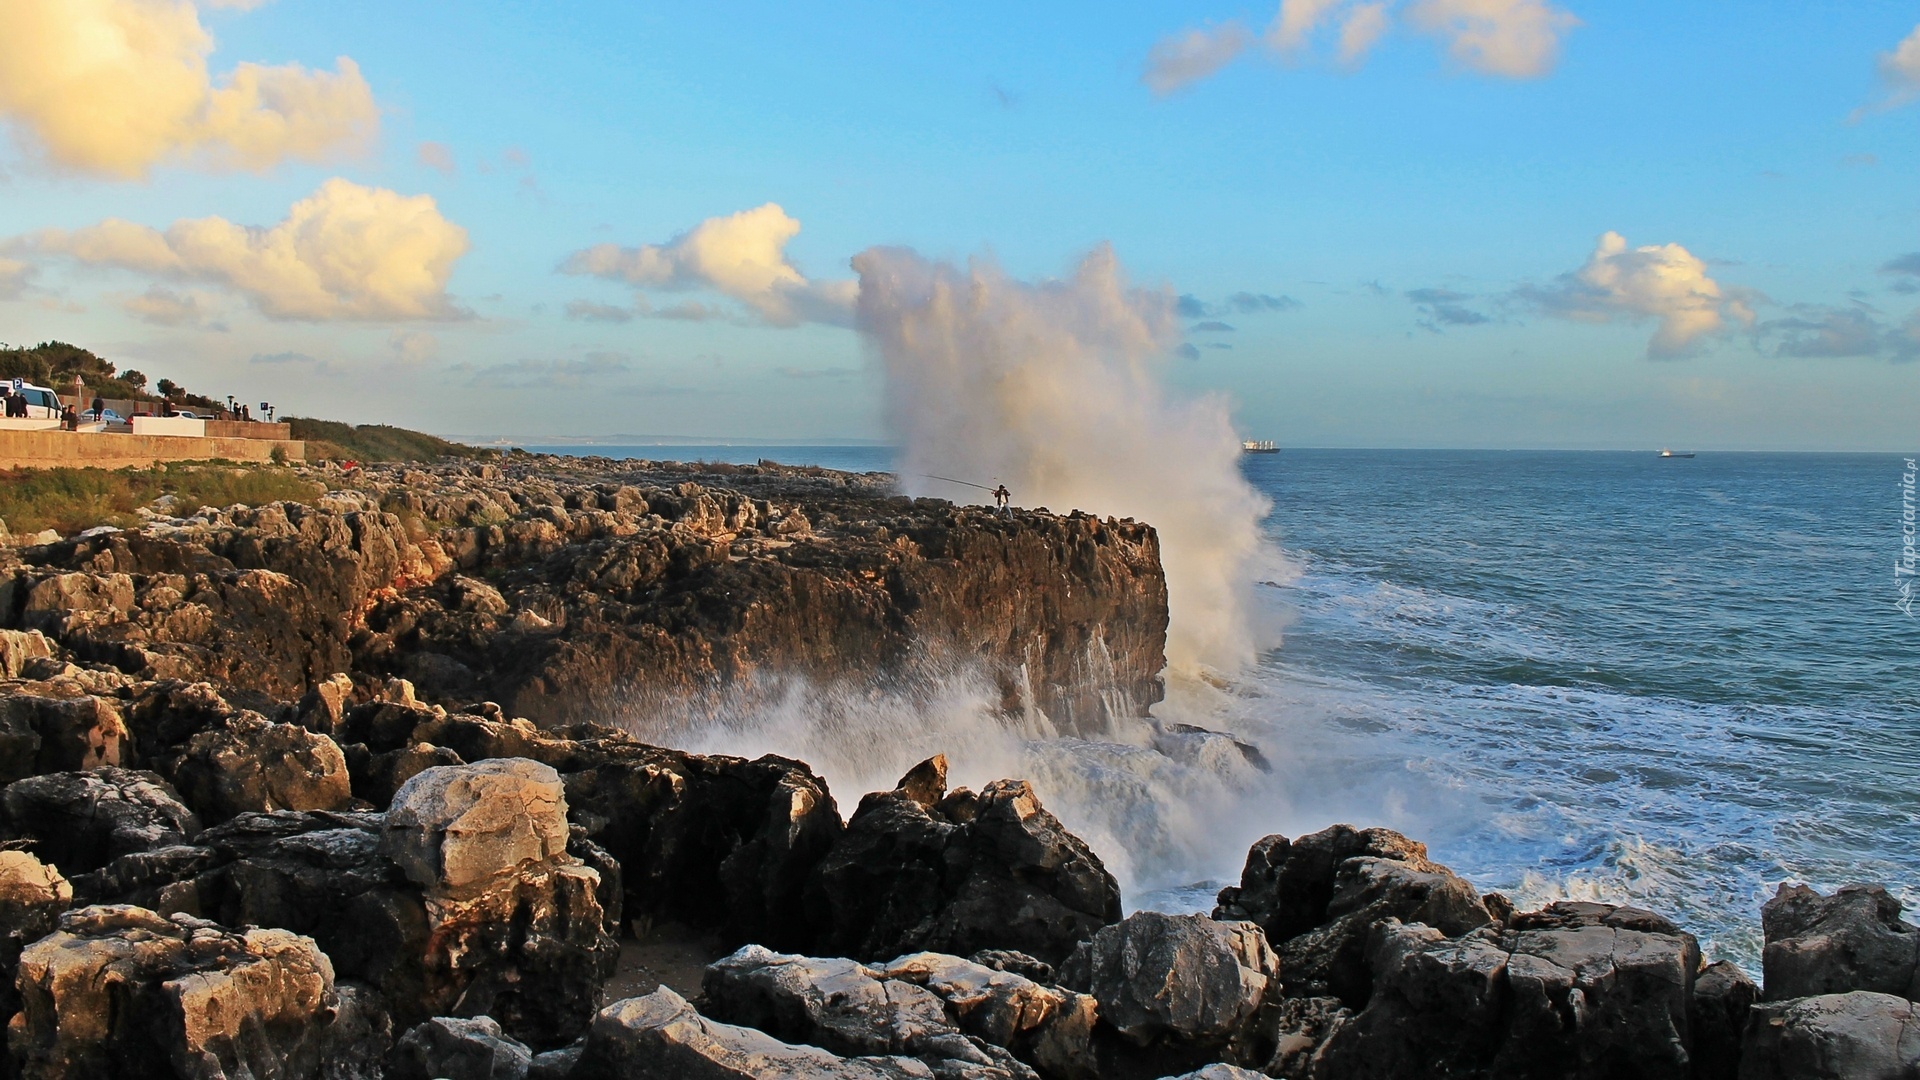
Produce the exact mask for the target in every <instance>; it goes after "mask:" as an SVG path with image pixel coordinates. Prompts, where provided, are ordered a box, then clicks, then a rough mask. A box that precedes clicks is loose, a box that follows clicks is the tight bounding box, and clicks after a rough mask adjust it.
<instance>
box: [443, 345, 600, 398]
mask: <svg viewBox="0 0 1920 1080" xmlns="http://www.w3.org/2000/svg"><path fill="white" fill-rule="evenodd" d="M449 370H450V371H453V372H457V373H459V374H463V375H466V376H467V385H468V386H473V387H480V388H484V389H490V390H529V389H546V388H549V387H561V388H572V387H579V386H585V385H588V384H595V383H605V382H606V381H607V380H608V379H609V378H611V377H613V376H619V375H626V374H628V373H630V372H631V371H632V370H633V363H632V361H630V360H629V359H628V358H627V357H625V356H622V355H620V354H619V353H605V352H594V353H588V354H587V355H586V357H585V358H584V359H580V360H534V359H525V360H516V361H513V362H511V363H505V364H490V365H487V366H485V367H478V366H475V365H472V364H455V365H453V366H452V367H451V368H450V369H449Z"/></svg>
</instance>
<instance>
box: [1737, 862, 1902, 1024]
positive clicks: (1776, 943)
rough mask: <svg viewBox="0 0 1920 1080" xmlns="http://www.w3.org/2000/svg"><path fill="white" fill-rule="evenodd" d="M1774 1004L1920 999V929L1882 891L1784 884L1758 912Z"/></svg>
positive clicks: (1767, 988) (1877, 888) (1767, 991)
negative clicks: (1862, 997)
mask: <svg viewBox="0 0 1920 1080" xmlns="http://www.w3.org/2000/svg"><path fill="white" fill-rule="evenodd" d="M1760 922H1761V926H1762V928H1763V929H1764V931H1765V933H1766V942H1767V944H1766V949H1765V951H1764V952H1763V953H1762V954H1761V963H1762V966H1763V969H1764V975H1765V978H1764V980H1763V981H1764V989H1765V994H1766V998H1767V1000H1769V1001H1780V1000H1783V999H1786V998H1798V997H1811V996H1815V995H1820V994H1844V993H1847V992H1848V991H1852V990H1870V991H1873V992H1875V993H1881V994H1897V995H1899V996H1901V997H1904V998H1908V999H1910V1000H1920V927H1916V926H1914V925H1913V924H1911V923H1907V922H1903V921H1902V920H1901V918H1900V901H1898V900H1896V899H1894V898H1893V897H1892V896H1890V895H1888V893H1887V890H1885V889H1883V888H1881V887H1880V886H1877V885H1844V886H1842V887H1841V888H1840V889H1839V890H1838V891H1836V892H1835V893H1834V894H1833V895H1832V896H1821V895H1820V894H1819V893H1817V892H1815V891H1813V890H1812V889H1809V888H1807V887H1806V886H1804V885H1784V884H1783V885H1781V886H1780V890H1779V892H1778V893H1776V894H1775V895H1774V897H1773V899H1771V900H1769V901H1767V903H1766V905H1765V906H1764V907H1762V908H1761V909H1760Z"/></svg>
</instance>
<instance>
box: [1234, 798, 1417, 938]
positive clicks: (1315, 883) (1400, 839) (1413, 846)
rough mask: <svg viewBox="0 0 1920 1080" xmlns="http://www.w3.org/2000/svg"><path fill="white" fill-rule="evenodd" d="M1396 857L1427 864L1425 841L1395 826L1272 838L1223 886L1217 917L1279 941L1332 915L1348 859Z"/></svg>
mask: <svg viewBox="0 0 1920 1080" xmlns="http://www.w3.org/2000/svg"><path fill="white" fill-rule="evenodd" d="M1358 858H1373V859H1393V860H1396V861H1399V862H1406V863H1412V864H1415V865H1419V864H1423V863H1425V862H1426V859H1427V847H1426V845H1425V844H1421V843H1418V842H1416V841H1413V840H1409V839H1407V838H1406V837H1404V836H1402V835H1400V834H1399V833H1397V832H1394V831H1393V830H1391V829H1356V828H1354V827H1353V826H1351V825H1335V826H1332V827H1331V828H1327V829H1322V830H1321V831H1319V832H1317V833H1312V834H1310V835H1307V836H1302V837H1300V838H1299V839H1298V840H1288V839H1287V838H1286V837H1284V836H1278V835H1275V836H1268V837H1265V838H1263V839H1261V840H1259V841H1256V842H1255V843H1254V845H1253V847H1252V848H1251V849H1249V850H1248V851H1247V863H1246V867H1245V869H1243V870H1242V871H1241V873H1240V884H1239V885H1237V886H1228V887H1227V888H1225V889H1222V890H1220V898H1219V906H1217V907H1215V908H1214V911H1213V917H1214V918H1216V919H1223V920H1239V919H1247V920H1251V921H1253V922H1257V923H1259V924H1260V928H1261V929H1263V930H1265V931H1266V932H1267V940H1268V941H1272V942H1275V943H1279V942H1283V941H1286V940H1287V939H1289V938H1292V937H1296V936H1298V935H1300V934H1304V933H1306V932H1307V931H1309V930H1312V929H1314V928H1315V927H1317V926H1320V925H1321V924H1323V923H1325V922H1326V921H1327V920H1328V919H1329V917H1330V916H1329V915H1328V913H1327V908H1328V905H1330V904H1331V903H1332V902H1333V895H1334V891H1335V885H1336V879H1337V878H1338V876H1339V873H1340V866H1341V864H1342V863H1344V862H1346V861H1347V860H1348V859H1358Z"/></svg>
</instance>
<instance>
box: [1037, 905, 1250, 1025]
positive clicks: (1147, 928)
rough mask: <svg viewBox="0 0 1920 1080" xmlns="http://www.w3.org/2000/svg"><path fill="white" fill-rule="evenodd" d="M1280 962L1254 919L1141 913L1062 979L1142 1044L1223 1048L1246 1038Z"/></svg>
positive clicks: (1068, 967)
mask: <svg viewBox="0 0 1920 1080" xmlns="http://www.w3.org/2000/svg"><path fill="white" fill-rule="evenodd" d="M1279 975H1280V961H1279V958H1278V957H1277V956H1275V955H1274V952H1273V950H1272V949H1271V948H1269V947H1268V945H1267V939H1266V935H1265V934H1263V933H1262V932H1261V931H1260V928H1259V927H1258V926H1256V925H1254V924H1252V923H1246V922H1235V923H1223V922H1215V921H1214V920H1212V919H1209V918H1207V917H1205V916H1203V915H1163V914H1161V913H1159V912H1153V911H1142V912H1140V913H1138V914H1135V915H1132V916H1129V917H1128V918H1127V919H1126V920H1125V921H1123V922H1121V923H1118V924H1117V925H1114V926H1109V927H1106V928H1104V929H1102V930H1100V931H1099V932H1098V933H1096V934H1094V935H1093V939H1092V940H1091V941H1088V942H1086V943H1084V944H1082V945H1081V946H1080V947H1079V948H1077V949H1075V950H1074V953H1073V955H1072V956H1071V957H1069V958H1068V959H1067V962H1066V963H1065V964H1063V965H1062V966H1061V968H1060V982H1061V984H1062V985H1063V986H1066V987H1068V988H1069V989H1073V990H1078V991H1080V992H1082V993H1085V994H1091V995H1092V996H1093V997H1094V998H1095V999H1097V1000H1098V1001H1099V1002H1100V1019H1101V1021H1102V1022H1103V1023H1104V1024H1105V1025H1107V1026H1109V1027H1111V1028H1112V1029H1113V1030H1115V1031H1116V1032H1118V1033H1119V1034H1120V1035H1121V1036H1122V1037H1123V1038H1125V1039H1126V1040H1127V1041H1129V1042H1131V1043H1133V1044H1134V1045H1136V1046H1149V1045H1152V1044H1155V1043H1174V1044H1182V1045H1190V1046H1192V1045H1197V1046H1207V1047H1218V1048H1220V1049H1221V1050H1222V1051H1225V1050H1226V1049H1227V1047H1228V1044H1230V1043H1233V1042H1235V1041H1236V1040H1237V1039H1242V1038H1244V1036H1245V1035H1246V1033H1247V1030H1248V1027H1249V1024H1250V1021H1251V1020H1252V1019H1253V1017H1254V1014H1255V1013H1256V1012H1257V1011H1258V1010H1259V1008H1260V1006H1261V1004H1262V1002H1264V1001H1265V1000H1266V998H1267V995H1268V994H1269V993H1272V992H1275V991H1277V990H1278V986H1277V985H1276V984H1277V983H1278V981H1279Z"/></svg>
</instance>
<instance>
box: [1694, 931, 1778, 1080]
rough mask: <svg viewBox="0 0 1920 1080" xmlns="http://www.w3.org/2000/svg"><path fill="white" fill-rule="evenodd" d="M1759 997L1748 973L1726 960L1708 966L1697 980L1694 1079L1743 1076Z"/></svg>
mask: <svg viewBox="0 0 1920 1080" xmlns="http://www.w3.org/2000/svg"><path fill="white" fill-rule="evenodd" d="M1759 996H1760V989H1759V987H1756V986H1754V985H1753V980H1752V979H1749V978H1747V973H1746V972H1744V971H1741V970H1740V969H1739V968H1738V967H1736V966H1734V965H1733V964H1731V963H1729V962H1727V961H1725V960H1722V961H1719V962H1718V963H1713V964H1708V965H1707V966H1706V968H1705V970H1703V971H1701V972H1700V976H1699V977H1698V978H1696V979H1695V980H1694V981H1693V1011H1692V1013H1691V1014H1690V1016H1689V1027H1690V1029H1691V1034H1692V1036H1693V1043H1692V1054H1693V1075H1694V1080H1734V1078H1735V1077H1736V1076H1737V1075H1738V1074H1739V1071H1740V1043H1741V1041H1742V1038H1743V1037H1744V1033H1745V1031H1746V1027H1747V1015H1748V1013H1749V1011H1750V1010H1751V1009H1752V1008H1753V1003H1754V1001H1755V1000H1756V999H1757V998H1758V997H1759Z"/></svg>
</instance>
